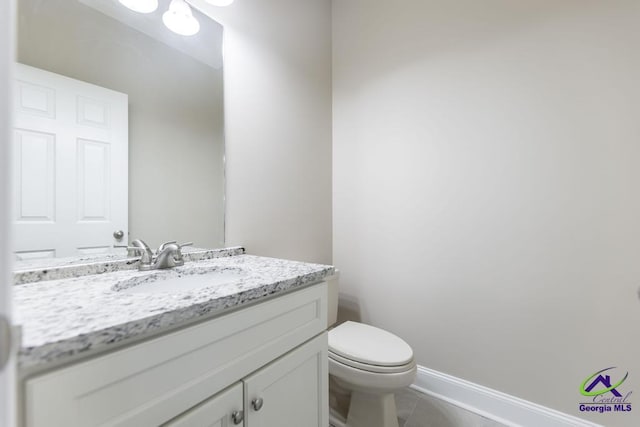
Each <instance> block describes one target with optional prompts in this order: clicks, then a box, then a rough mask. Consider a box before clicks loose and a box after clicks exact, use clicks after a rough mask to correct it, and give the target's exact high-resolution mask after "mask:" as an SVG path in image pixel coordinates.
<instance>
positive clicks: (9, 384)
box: [0, 0, 16, 426]
mask: <svg viewBox="0 0 640 427" xmlns="http://www.w3.org/2000/svg"><path fill="white" fill-rule="evenodd" d="M15 11H16V9H15V0H3V1H0V29H2V30H0V314H3V315H6V316H7V317H8V318H9V319H11V316H10V315H11V302H12V301H11V283H12V282H11V270H12V259H11V235H10V231H11V228H10V218H11V208H10V206H11V204H10V202H11V199H10V193H11V182H10V180H11V170H10V166H11V162H10V159H11V143H10V141H11V138H12V135H13V133H12V132H11V128H12V117H11V105H12V96H11V95H12V94H11V87H12V85H11V81H12V73H13V64H14V61H15V56H14V55H15V33H14V30H15V28H14V25H15ZM13 347H14V350H15V345H14V346H13ZM13 353H14V354H15V351H14V352H13ZM15 375H16V368H15V357H11V358H10V360H9V363H8V365H7V366H5V368H4V370H3V371H2V372H1V373H0V425H3V426H13V425H15V408H16V404H15V402H16V389H15V379H16V376H15Z"/></svg>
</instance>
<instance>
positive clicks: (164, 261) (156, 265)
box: [127, 239, 193, 271]
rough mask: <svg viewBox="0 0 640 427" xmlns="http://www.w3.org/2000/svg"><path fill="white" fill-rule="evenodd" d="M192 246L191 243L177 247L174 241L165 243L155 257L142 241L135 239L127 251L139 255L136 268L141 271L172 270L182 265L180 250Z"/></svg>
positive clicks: (182, 259)
mask: <svg viewBox="0 0 640 427" xmlns="http://www.w3.org/2000/svg"><path fill="white" fill-rule="evenodd" d="M191 245H193V243H192V242H188V243H184V244H182V245H179V244H178V243H177V242H175V241H171V242H165V243H163V244H161V245H160V247H159V248H158V250H157V252H156V255H155V256H154V254H153V251H152V250H151V248H150V247H149V245H147V244H146V243H145V242H144V241H143V240H141V239H136V240H134V241H133V242H131V246H129V247H128V248H127V249H128V250H129V251H134V252H137V253H139V254H140V263H139V264H138V268H139V269H140V270H141V271H148V270H158V269H164V268H173V267H179V266H181V265H184V258H183V256H182V248H184V247H185V246H191Z"/></svg>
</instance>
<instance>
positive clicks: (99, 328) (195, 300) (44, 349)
mask: <svg viewBox="0 0 640 427" xmlns="http://www.w3.org/2000/svg"><path fill="white" fill-rule="evenodd" d="M211 269H216V270H218V271H229V272H235V273H241V276H242V277H241V278H239V279H237V280H236V281H234V282H231V283H228V284H220V285H213V286H211V287H207V288H201V289H197V290H191V291H179V292H154V293H144V292H127V291H123V289H125V288H127V287H128V284H131V283H132V282H133V281H135V280H137V279H139V280H140V281H142V282H144V281H145V280H146V281H153V280H155V279H157V278H162V277H165V275H174V276H175V275H180V276H188V275H193V274H200V273H202V272H204V271H210V270H211ZM333 273H334V268H333V267H332V266H328V265H320V264H310V263H303V262H296V261H288V260H281V259H275V258H266V257H258V256H252V255H233V256H223V257H216V258H212V259H206V260H200V261H197V262H187V263H185V265H184V266H183V267H176V268H174V269H170V270H152V271H146V272H142V271H137V270H135V271H132V270H120V271H113V272H106V273H103V274H92V275H85V276H82V277H69V278H63V279H58V280H47V281H42V282H35V283H27V284H21V285H19V286H15V287H14V307H15V314H16V323H17V324H19V325H21V326H22V345H21V348H20V350H19V355H18V365H19V368H20V369H21V370H22V371H34V370H42V369H45V368H47V367H50V366H52V365H59V364H62V363H65V362H67V361H70V360H76V359H78V357H80V356H83V355H85V356H91V355H94V354H96V353H99V352H101V351H105V350H110V349H112V348H115V347H117V345H118V344H122V343H127V342H134V341H135V340H136V339H140V338H144V337H147V336H151V335H153V334H157V333H160V332H163V331H164V330H171V329H173V328H175V327H179V326H182V325H187V324H190V323H192V322H195V321H197V320H202V319H205V318H208V317H212V316H215V315H217V314H221V313H223V312H224V311H225V310H230V309H233V308H237V307H240V306H243V305H246V304H249V303H253V302H258V301H260V300H261V299H263V298H266V297H269V296H273V295H276V294H278V293H283V292H286V291H289V290H294V289H296V288H300V287H303V286H305V285H310V284H313V283H317V282H320V281H322V280H323V279H324V278H326V277H328V276H330V275H332V274H333Z"/></svg>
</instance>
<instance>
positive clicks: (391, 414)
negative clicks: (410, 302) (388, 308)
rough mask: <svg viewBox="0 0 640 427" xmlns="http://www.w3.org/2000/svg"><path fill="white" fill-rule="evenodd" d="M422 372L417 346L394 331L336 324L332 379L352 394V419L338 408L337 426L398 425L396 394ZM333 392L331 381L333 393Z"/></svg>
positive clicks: (331, 294)
mask: <svg viewBox="0 0 640 427" xmlns="http://www.w3.org/2000/svg"><path fill="white" fill-rule="evenodd" d="M332 281H334V282H336V283H331V282H332ZM328 283H329V306H330V309H329V317H330V320H329V322H330V323H334V322H335V319H331V317H332V316H333V315H334V314H335V311H333V312H332V307H331V306H332V304H334V301H332V300H333V299H335V304H336V307H337V289H335V288H336V287H337V278H333V279H332V280H331V281H329V282H328ZM332 320H333V322H332ZM416 371H417V369H416V363H415V361H414V359H413V350H412V349H411V347H410V346H409V345H408V344H407V343H406V342H404V341H403V340H402V339H401V338H399V337H397V336H395V335H394V334H392V333H390V332H387V331H385V330H383V329H379V328H376V327H374V326H370V325H365V324H363V323H358V322H352V321H348V322H345V323H342V324H340V325H338V326H336V327H335V328H333V329H330V330H329V375H330V376H331V379H332V381H331V384H335V385H336V386H337V387H339V388H340V389H341V392H343V393H344V392H346V393H348V394H350V402H349V404H348V411H347V414H346V420H342V419H339V416H338V415H337V414H336V413H335V411H332V416H331V423H332V425H334V426H335V427H342V426H346V427H398V416H397V412H396V403H395V396H394V393H395V392H397V391H399V390H400V389H402V388H404V387H407V386H409V385H410V384H412V383H413V381H414V380H415V377H416ZM332 391H333V390H332V389H331V386H330V393H331V392H332ZM345 421H346V424H345Z"/></svg>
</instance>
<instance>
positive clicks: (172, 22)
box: [162, 0, 200, 36]
mask: <svg viewBox="0 0 640 427" xmlns="http://www.w3.org/2000/svg"><path fill="white" fill-rule="evenodd" d="M162 22H164V25H166V26H167V28H168V29H170V30H171V31H173V32H174V33H176V34H180V35H182V36H192V35H194V34H196V33H197V32H198V31H200V23H199V22H198V20H197V19H196V18H194V17H193V13H192V12H191V8H190V7H189V5H188V4H187V2H185V1H184V0H171V4H170V5H169V10H167V11H166V12H165V13H164V14H163V15H162Z"/></svg>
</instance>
